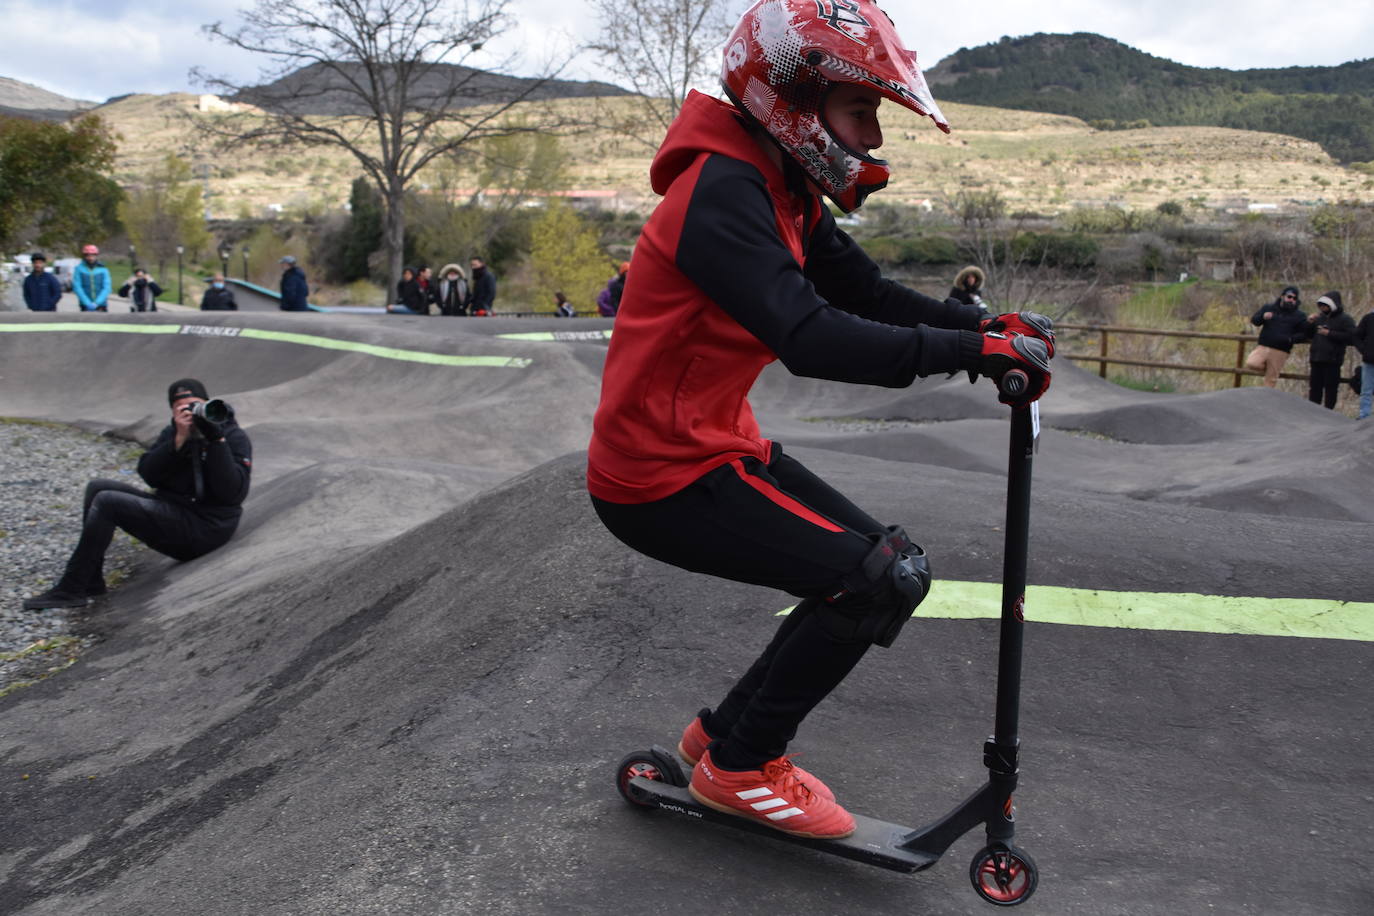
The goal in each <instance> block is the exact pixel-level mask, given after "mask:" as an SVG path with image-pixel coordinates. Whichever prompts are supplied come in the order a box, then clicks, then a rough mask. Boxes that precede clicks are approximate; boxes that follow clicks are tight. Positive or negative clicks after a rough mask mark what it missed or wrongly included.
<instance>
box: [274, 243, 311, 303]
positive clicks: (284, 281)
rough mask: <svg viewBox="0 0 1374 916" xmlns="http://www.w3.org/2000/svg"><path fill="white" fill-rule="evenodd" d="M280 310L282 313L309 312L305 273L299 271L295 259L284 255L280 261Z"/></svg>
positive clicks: (308, 291)
mask: <svg viewBox="0 0 1374 916" xmlns="http://www.w3.org/2000/svg"><path fill="white" fill-rule="evenodd" d="M280 263H281V310H282V311H283V312H306V311H309V310H310V305H309V302H308V300H309V299H310V285H309V284H308V283H306V282H305V271H303V270H301V268H300V265H298V264H297V263H296V259H295V258H294V257H292V256H291V255H289V254H288V255H286V256H285V257H283V258H282V259H281V262H280Z"/></svg>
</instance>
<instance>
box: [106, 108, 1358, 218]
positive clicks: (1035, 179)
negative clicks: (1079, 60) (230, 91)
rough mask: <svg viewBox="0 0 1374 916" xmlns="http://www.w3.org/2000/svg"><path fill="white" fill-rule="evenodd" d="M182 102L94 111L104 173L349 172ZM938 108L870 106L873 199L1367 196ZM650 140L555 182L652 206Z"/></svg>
mask: <svg viewBox="0 0 1374 916" xmlns="http://www.w3.org/2000/svg"><path fill="white" fill-rule="evenodd" d="M196 102H197V97H196V96H193V95H188V94H168V95H156V96H154V95H135V96H130V97H128V98H125V99H121V100H120V101H117V102H114V103H111V104H109V105H104V106H101V107H100V108H98V109H96V110H95V112H96V113H97V114H99V115H100V116H101V117H103V118H105V119H106V120H107V121H108V122H109V123H110V124H111V125H112V126H113V127H114V129H115V130H116V131H117V132H118V133H119V135H120V141H119V154H118V159H117V163H116V175H115V177H116V180H118V181H119V182H120V183H121V184H123V185H125V186H129V185H136V184H138V183H139V182H141V181H142V180H143V178H144V176H145V175H147V174H148V173H149V172H151V171H152V170H153V168H154V166H155V165H156V163H157V162H158V160H159V159H160V158H161V157H162V156H164V155H165V154H166V153H167V152H169V151H171V152H175V153H177V154H178V155H180V156H182V157H183V158H185V159H187V160H188V161H190V162H192V163H193V164H194V167H195V169H196V173H197V175H198V176H199V177H200V179H201V180H203V181H204V182H205V185H206V189H207V195H208V197H207V200H208V204H209V209H210V212H211V215H212V216H215V217H230V218H232V217H239V216H261V215H264V213H266V212H268V211H269V208H271V209H276V208H281V209H282V210H285V211H291V212H303V211H308V210H310V209H312V208H313V209H316V210H318V209H321V208H325V209H327V208H333V207H338V206H341V205H342V204H343V203H344V202H345V201H346V200H347V198H348V191H349V184H350V182H351V181H352V180H353V179H354V178H355V177H357V176H358V175H359V174H361V170H360V169H359V168H358V167H357V165H356V163H355V162H354V160H353V159H352V157H351V156H349V155H348V154H347V153H345V152H342V151H339V150H337V149H334V148H329V147H314V148H308V149H307V148H275V149H256V148H249V147H240V148H236V149H216V148H214V147H213V146H212V145H211V144H210V143H209V142H208V141H207V140H206V139H205V138H204V137H201V136H198V135H197V132H196V131H195V130H194V122H195V121H197V120H201V119H205V118H207V117H212V116H209V115H204V114H200V113H199V112H197V110H196ZM595 104H602V105H609V106H612V107H615V106H623V105H626V104H631V103H630V102H628V101H626V100H624V99H621V100H599V101H588V100H564V101H563V102H560V103H558V108H557V113H558V114H561V115H563V116H565V117H573V118H575V119H578V120H586V119H587V116H588V114H589V112H590V108H591V106H593V105H595ZM943 108H944V111H945V114H946V116H947V117H948V118H949V120H950V123H951V124H952V125H953V128H954V130H953V132H952V133H951V134H949V135H945V134H943V133H941V132H940V131H939V130H938V129H936V128H935V127H934V125H933V124H932V123H931V122H930V121H929V120H927V119H923V118H918V117H917V116H916V115H915V114H913V113H911V112H908V111H906V110H905V109H901V108H898V107H896V106H890V105H889V106H886V107H885V108H884V110H883V118H884V133H885V137H886V142H885V144H884V146H883V148H882V155H884V156H885V157H887V158H888V159H889V161H890V162H891V163H892V167H893V178H892V182H891V184H890V185H889V188H888V189H887V190H886V191H884V192H882V195H881V199H883V200H885V201H887V202H889V203H901V202H905V203H920V202H922V201H931V202H932V204H938V203H939V202H940V201H942V200H945V199H948V198H950V197H952V196H953V195H955V194H957V193H958V192H959V191H961V190H989V189H995V190H997V191H998V192H999V193H1000V194H1001V195H1002V196H1003V197H1004V198H1006V200H1007V201H1008V203H1009V204H1010V205H1011V206H1012V207H1013V208H1019V209H1032V210H1035V211H1036V212H1040V213H1045V214H1047V215H1048V214H1054V213H1059V212H1063V211H1065V210H1067V209H1070V208H1072V207H1074V206H1078V205H1094V206H1096V205H1102V204H1108V203H1111V204H1118V205H1121V206H1124V207H1128V208H1148V207H1154V206H1155V205H1157V204H1159V203H1161V202H1163V201H1166V200H1175V201H1178V202H1180V203H1182V204H1184V205H1185V206H1188V205H1191V206H1192V207H1195V208H1199V209H1203V208H1211V207H1220V206H1233V207H1234V206H1239V207H1245V206H1246V205H1248V204H1266V205H1268V204H1272V205H1277V206H1280V207H1291V206H1302V205H1305V204H1312V203H1315V202H1317V201H1318V200H1322V199H1324V200H1340V199H1345V200H1363V201H1367V202H1368V201H1374V177H1371V176H1369V175H1367V174H1364V173H1361V172H1358V171H1355V170H1353V169H1348V168H1345V167H1342V166H1341V165H1339V164H1337V163H1336V162H1334V161H1333V160H1332V159H1331V158H1330V157H1329V156H1327V155H1326V153H1324V152H1323V151H1322V150H1321V148H1320V147H1318V146H1317V145H1316V144H1315V143H1311V142H1308V141H1305V140H1298V139H1295V138H1292V137H1286V136H1281V135H1278V134H1267V133H1259V132H1254V131H1241V130H1230V129H1226V128H1216V127H1153V128H1145V129H1141V130H1127V131H1097V130H1093V129H1092V128H1090V127H1089V126H1088V125H1087V124H1086V123H1085V122H1083V121H1081V120H1079V119H1077V118H1071V117H1066V116H1063V115H1051V114H1037V113H1034V112H1025V111H1010V110H1005V109H997V108H985V107H981V106H975V105H962V104H957V103H950V104H947V105H944V106H943ZM530 113H531V114H532V111H531V112H530ZM656 141H657V138H656V137H645V138H642V139H641V138H632V137H627V136H618V135H615V134H613V133H611V132H608V131H596V130H583V131H581V132H573V131H571V130H569V131H566V132H565V135H564V139H563V151H564V153H565V155H566V156H567V157H568V165H569V172H568V184H569V186H570V187H571V188H574V189H588V190H610V191H615V192H618V194H619V195H620V202H621V204H622V205H623V206H627V207H629V208H640V209H642V208H647V207H650V206H652V201H653V198H652V194H651V192H650V191H649V188H648V167H649V162H650V160H651V158H652V147H653V146H654V145H656ZM423 183H424V181H423V178H422V181H421V184H423ZM875 199H876V198H875Z"/></svg>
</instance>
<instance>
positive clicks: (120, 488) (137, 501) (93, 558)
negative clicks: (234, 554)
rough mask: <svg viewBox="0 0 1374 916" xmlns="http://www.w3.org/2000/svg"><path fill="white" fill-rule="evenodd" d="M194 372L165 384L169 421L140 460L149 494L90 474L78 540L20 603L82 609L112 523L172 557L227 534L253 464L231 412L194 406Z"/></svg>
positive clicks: (101, 581) (96, 584) (217, 543)
mask: <svg viewBox="0 0 1374 916" xmlns="http://www.w3.org/2000/svg"><path fill="white" fill-rule="evenodd" d="M208 397H209V396H208V394H207V393H206V391H205V386H204V385H203V384H201V383H200V382H199V381H197V380H196V379H193V378H184V379H178V380H177V381H175V382H173V383H172V385H171V387H169V388H168V390H167V400H168V403H169V404H170V405H171V408H172V422H171V423H169V424H168V425H167V426H166V427H164V428H163V430H162V433H161V434H160V435H159V436H158V437H157V441H156V442H155V443H154V444H153V447H152V448H150V449H148V451H146V452H144V453H143V457H141V458H139V459H138V473H139V476H140V477H142V478H143V480H144V482H145V483H147V484H148V486H150V487H152V488H153V492H151V493H150V492H148V491H146V490H142V489H139V488H138V487H135V486H131V485H129V484H127V483H124V482H123V481H119V480H92V481H91V482H90V483H88V484H87V485H86V498H85V500H84V502H83V504H82V507H81V539H80V540H79V541H77V544H76V549H75V550H74V551H72V555H71V558H70V559H68V560H67V566H66V569H65V570H64V572H63V573H62V578H60V579H59V580H58V581H57V584H56V585H54V586H53V587H52V588H51V589H49V590H48V591H46V592H44V593H42V594H41V595H35V596H34V597H32V598H27V599H25V601H24V608H25V609H26V610H31V611H32V610H41V609H43V608H51V607H84V606H85V605H86V604H87V603H88V602H89V601H90V599H91V598H94V597H97V596H99V595H103V594H105V577H104V574H103V571H102V570H103V566H104V564H105V551H106V550H107V549H109V546H110V539H111V538H112V537H114V532H115V529H116V528H122V529H124V530H125V531H127V532H129V534H131V535H133V536H134V537H136V538H138V539H139V540H140V541H142V542H143V543H145V544H147V545H148V546H149V547H151V548H153V549H154V550H156V551H158V552H159V553H164V554H166V555H167V556H169V557H173V558H174V559H177V560H193V559H195V558H196V557H199V556H203V555H204V554H207V553H209V552H210V551H212V550H214V549H216V548H218V547H221V546H223V545H224V544H225V543H226V542H228V540H229V539H230V538H231V537H233V535H234V531H235V530H236V529H237V528H238V524H239V518H240V516H242V514H243V509H242V508H241V507H242V505H243V500H244V498H245V497H247V495H248V482H249V475H250V472H251V469H252V467H253V446H252V443H251V442H249V440H248V434H247V433H245V432H244V431H243V430H242V429H240V428H239V425H238V422H237V421H236V420H235V419H234V411H233V409H232V408H229V407H228V405H225V408H226V413H225V414H224V416H223V418H222V419H221V420H220V421H219V422H216V421H215V420H212V419H210V418H207V417H206V416H205V415H204V413H201V414H199V415H197V414H196V412H195V410H194V407H195V405H197V404H201V403H204V402H205V401H206V400H207V399H208Z"/></svg>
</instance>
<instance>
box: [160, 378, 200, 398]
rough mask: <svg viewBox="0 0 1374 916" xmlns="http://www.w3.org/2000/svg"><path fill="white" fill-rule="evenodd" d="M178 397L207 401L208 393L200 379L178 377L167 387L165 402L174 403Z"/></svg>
mask: <svg viewBox="0 0 1374 916" xmlns="http://www.w3.org/2000/svg"><path fill="white" fill-rule="evenodd" d="M180 398H200V399H201V400H202V401H208V400H210V394H209V392H207V391H206V390H205V386H204V385H202V384H201V382H200V379H194V378H180V379H177V380H176V381H175V382H172V384H171V386H170V387H168V389H167V403H168V404H175V403H176V402H177V400H178V399H180Z"/></svg>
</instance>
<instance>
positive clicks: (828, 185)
mask: <svg viewBox="0 0 1374 916" xmlns="http://www.w3.org/2000/svg"><path fill="white" fill-rule="evenodd" d="M856 82H857V81H856ZM837 85H839V83H838V82H834V81H831V82H830V83H829V85H827V86H826V87H825V88H824V89H823V90H822V91H821V92H820V93H819V97H820V103H819V105H818V107H817V110H816V113H815V118H816V124H817V125H818V126H819V128H820V130H819V132H818V139H820V141H821V142H822V144H823V145H824V147H825V149H827V150H829V149H831V148H834V149H837V150H839V151H840V152H841V153H842V154H843V158H842V159H841V160H838V161H837V158H836V157H834V156H827V155H824V154H823V153H822V152H821V151H820V150H819V149H817V148H816V147H814V146H812V145H810V144H805V143H804V144H800V145H798V146H796V147H789V146H787V145H786V144H784V143H783V142H782V141H781V140H780V139H778V137H777V136H775V135H774V134H773V132H772V131H770V130H769V129H768V128H767V126H766V125H764V124H761V123H760V122H759V120H758V118H757V117H755V115H754V113H753V112H752V111H750V110H749V107H748V106H747V105H745V104H744V103H743V102H742V101H741V100H740V99H739V98H737V97H736V96H735V93H734V92H733V91H732V90H731V89H730V87H729V85H727V84H725V83H722V84H721V89H722V90H723V91H724V92H725V97H726V98H728V99H729V100H730V103H731V104H732V105H734V106H735V108H736V109H737V110H738V111H739V112H740V114H742V115H743V116H744V117H745V119H746V120H747V121H748V122H749V123H750V124H752V125H753V126H754V127H755V128H757V129H758V130H760V131H762V133H763V135H764V136H766V137H767V138H768V139H769V140H770V141H771V142H772V143H773V145H774V146H776V147H777V148H778V149H779V150H781V151H782V154H783V156H785V157H786V158H788V159H790V160H791V161H792V162H794V163H796V165H797V167H798V168H800V169H801V170H802V172H803V173H804V174H805V175H806V177H807V178H809V179H810V180H811V182H812V183H813V184H814V185H815V186H816V187H817V188H819V189H820V191H821V192H822V193H823V194H824V195H825V196H826V197H828V198H829V199H830V200H831V201H833V202H834V204H835V206H837V207H839V208H840V210H842V211H843V212H845V213H852V212H854V211H855V210H857V209H858V208H859V207H860V206H861V205H862V204H863V202H864V200H865V198H867V197H868V195H870V194H872V193H873V192H874V191H880V190H882V189H883V188H885V187H887V181H888V178H889V176H890V175H891V174H892V173H891V170H890V169H889V168H888V165H887V160H886V159H875V158H874V157H872V156H869V155H867V154H864V153H861V152H859V151H858V150H856V149H854V148H853V147H851V146H849V145H848V144H846V143H844V142H843V141H841V140H840V138H839V137H838V136H836V134H835V132H834V131H833V130H832V129H831V127H830V125H829V124H828V123H826V120H825V115H824V111H825V99H826V98H827V97H828V96H829V95H830V92H831V90H833V89H834V87H835V86H837ZM859 85H865V84H863V83H859ZM849 160H853V161H855V162H857V163H858V164H859V167H858V169H857V170H856V171H855V172H854V173H853V174H854V178H852V179H851V178H850V177H849V176H850V174H851V172H850V170H849V169H848V168H845V170H844V173H843V174H842V175H841V174H837V170H836V166H837V165H840V164H842V165H845V166H848V165H849Z"/></svg>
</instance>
